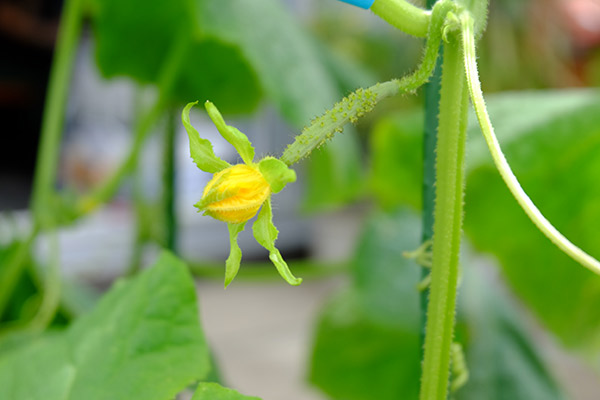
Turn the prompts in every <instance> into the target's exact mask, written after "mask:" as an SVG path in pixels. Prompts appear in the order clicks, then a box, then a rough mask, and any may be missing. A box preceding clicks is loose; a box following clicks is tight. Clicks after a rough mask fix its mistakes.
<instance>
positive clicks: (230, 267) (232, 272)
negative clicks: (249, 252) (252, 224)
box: [225, 222, 246, 287]
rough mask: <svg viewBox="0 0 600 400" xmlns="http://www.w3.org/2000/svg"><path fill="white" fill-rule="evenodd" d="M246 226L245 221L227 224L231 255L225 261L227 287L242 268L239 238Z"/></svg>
mask: <svg viewBox="0 0 600 400" xmlns="http://www.w3.org/2000/svg"><path fill="white" fill-rule="evenodd" d="M245 226H246V223H245V222H242V223H241V224H227V228H228V229H229V245H230V250H229V257H227V261H226V262H225V287H227V286H229V284H230V283H231V281H233V278H235V276H236V275H237V273H238V271H239V269H240V262H241V261H242V250H241V249H240V246H239V245H238V242H237V238H238V235H239V234H240V232H241V231H243V230H244V227H245Z"/></svg>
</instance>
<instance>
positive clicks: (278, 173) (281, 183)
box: [258, 157, 296, 193]
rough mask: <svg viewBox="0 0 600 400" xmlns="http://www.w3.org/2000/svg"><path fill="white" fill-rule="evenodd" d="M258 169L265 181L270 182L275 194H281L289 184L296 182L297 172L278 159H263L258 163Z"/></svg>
mask: <svg viewBox="0 0 600 400" xmlns="http://www.w3.org/2000/svg"><path fill="white" fill-rule="evenodd" d="M258 169H259V170H260V173H261V174H262V175H263V176H264V177H265V180H266V181H267V182H269V186H271V191H272V192H273V193H278V192H280V191H281V190H282V189H283V188H284V187H285V185H287V184H288V183H291V182H296V171H294V170H293V169H291V168H289V167H288V166H287V165H286V164H285V163H284V162H283V161H280V160H279V159H277V158H274V157H265V158H263V159H262V160H260V162H259V163H258Z"/></svg>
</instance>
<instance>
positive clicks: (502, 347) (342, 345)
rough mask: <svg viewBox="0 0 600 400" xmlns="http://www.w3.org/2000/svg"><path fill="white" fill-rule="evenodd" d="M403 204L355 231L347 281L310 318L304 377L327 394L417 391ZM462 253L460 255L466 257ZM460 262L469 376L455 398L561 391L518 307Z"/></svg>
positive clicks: (411, 235)
mask: <svg viewBox="0 0 600 400" xmlns="http://www.w3.org/2000/svg"><path fill="white" fill-rule="evenodd" d="M419 226H420V223H419V220H418V218H417V217H415V216H414V215H413V214H411V213H409V212H407V211H401V212H396V213H394V214H385V213H378V214H376V215H374V216H373V217H372V218H371V219H370V220H369V222H368V223H367V227H366V229H365V231H364V233H363V235H362V240H361V241H360V245H359V248H358V251H357V255H356V259H355V262H354V269H353V284H352V286H351V287H350V288H349V289H348V290H347V291H346V292H345V293H343V294H342V295H339V296H338V297H336V298H335V300H334V301H332V302H330V303H329V304H328V306H327V307H326V308H325V311H324V313H323V315H322V316H321V320H320V321H319V324H318V327H317V333H316V339H315V347H314V352H313V358H312V365H311V374H310V379H311V381H312V382H313V383H315V384H316V385H317V386H319V387H320V388H321V389H322V390H323V391H324V392H326V393H327V394H328V395H330V396H331V397H332V398H343V399H346V400H372V399H378V400H387V399H390V400H391V399H400V398H401V399H406V400H411V399H416V398H417V397H418V390H419V377H420V361H421V360H420V357H421V355H420V345H419V332H420V322H419V318H420V313H419V293H418V291H417V289H416V286H417V283H418V282H419V279H420V277H419V276H420V271H419V268H418V267H417V266H416V265H415V264H414V263H413V262H412V261H411V260H407V259H405V258H404V257H403V256H402V252H403V251H404V250H413V249H414V248H416V247H417V246H418V240H419ZM467 261H468V260H467ZM476 268H477V267H475V266H471V267H469V268H467V267H465V273H464V275H465V281H466V283H465V285H464V286H463V287H461V289H460V297H459V298H460V306H463V309H462V310H461V311H459V313H460V320H459V322H460V323H459V329H458V333H459V336H460V337H461V338H462V339H463V344H464V346H465V348H466V354H467V362H468V366H469V368H470V369H471V378H470V380H469V382H468V383H467V386H465V387H464V388H463V389H461V390H460V391H459V392H457V393H456V398H457V399H490V400H496V399H498V400H500V399H511V400H530V399H542V398H543V399H562V397H561V395H560V393H559V392H558V390H557V388H556V384H555V383H554V382H553V381H552V379H551V378H550V376H549V375H548V373H547V371H546V370H545V368H544V367H543V365H542V363H541V362H540V359H539V357H538V356H537V352H536V351H535V349H534V347H533V345H532V343H531V341H530V339H529V338H528V337H527V335H526V334H525V332H524V330H523V328H521V326H520V324H521V323H520V320H519V318H518V314H519V313H518V309H516V308H514V307H513V306H512V305H511V304H510V303H508V302H507V300H506V299H505V298H504V297H503V295H502V293H501V292H499V291H498V289H497V288H495V287H494V284H495V285H497V283H496V282H491V281H490V280H489V279H483V278H482V276H481V274H480V273H477V272H478V271H477V270H476Z"/></svg>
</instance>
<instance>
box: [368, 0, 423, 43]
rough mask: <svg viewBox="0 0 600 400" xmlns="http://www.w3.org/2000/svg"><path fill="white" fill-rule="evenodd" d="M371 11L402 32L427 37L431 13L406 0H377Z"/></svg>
mask: <svg viewBox="0 0 600 400" xmlns="http://www.w3.org/2000/svg"><path fill="white" fill-rule="evenodd" d="M371 11H373V13H375V14H376V15H377V16H379V17H380V18H381V19H383V20H384V21H386V22H387V23H388V24H390V25H392V26H394V27H396V28H398V29H400V30H401V31H402V32H406V33H408V34H409V35H413V36H417V37H425V36H427V33H428V30H429V21H430V17H431V13H430V12H429V11H427V10H423V9H421V8H418V7H415V6H414V5H412V4H411V3H409V2H407V1H405V0H375V3H373V5H372V6H371Z"/></svg>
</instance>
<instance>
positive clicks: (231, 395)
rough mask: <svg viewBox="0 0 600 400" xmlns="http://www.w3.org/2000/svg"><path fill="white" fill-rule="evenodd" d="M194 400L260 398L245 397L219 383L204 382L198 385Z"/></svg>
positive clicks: (253, 398)
mask: <svg viewBox="0 0 600 400" xmlns="http://www.w3.org/2000/svg"><path fill="white" fill-rule="evenodd" d="M192 400H260V399H259V398H258V397H250V396H244V395H243V394H239V393H238V392H236V391H235V390H233V389H227V388H224V387H222V386H220V385H219V384H218V383H210V382H202V383H201V384H199V385H198V388H197V389H196V392H195V393H194V397H192Z"/></svg>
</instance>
